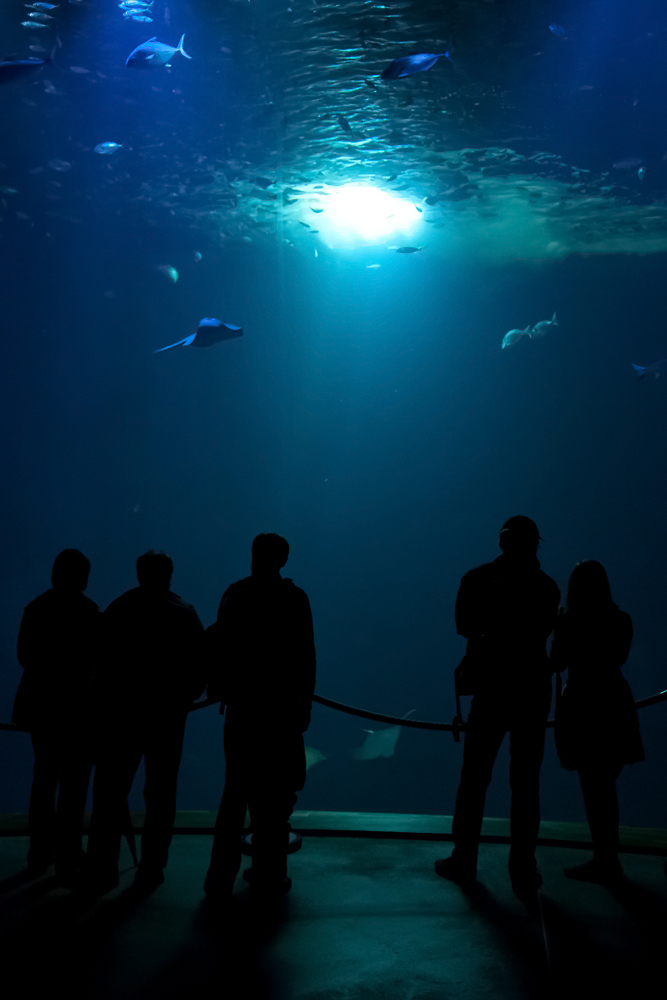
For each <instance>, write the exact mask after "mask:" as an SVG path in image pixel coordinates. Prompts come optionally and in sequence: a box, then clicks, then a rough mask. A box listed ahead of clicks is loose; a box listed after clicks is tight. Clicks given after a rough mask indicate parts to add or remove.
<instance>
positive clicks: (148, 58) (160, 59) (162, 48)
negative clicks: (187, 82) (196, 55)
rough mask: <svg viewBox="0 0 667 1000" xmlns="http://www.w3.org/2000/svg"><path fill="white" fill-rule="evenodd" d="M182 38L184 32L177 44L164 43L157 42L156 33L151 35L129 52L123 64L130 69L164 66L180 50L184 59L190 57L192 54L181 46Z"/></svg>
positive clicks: (183, 37)
mask: <svg viewBox="0 0 667 1000" xmlns="http://www.w3.org/2000/svg"><path fill="white" fill-rule="evenodd" d="M184 39H185V34H182V35H181V40H180V42H179V43H178V45H166V44H165V43H164V42H158V40H157V35H153V37H152V38H149V39H148V41H147V42H142V43H141V45H137V47H136V49H133V50H132V51H131V52H130V54H129V56H128V57H127V59H126V60H125V65H126V66H129V67H130V68H131V69H149V68H156V67H158V66H166V65H167V63H168V62H169V61H170V60H171V59H172V58H173V57H174V56H175V55H176V53H177V52H180V53H181V55H182V56H185V58H186V59H192V56H189V55H188V54H187V52H186V51H185V49H184V48H183V40H184Z"/></svg>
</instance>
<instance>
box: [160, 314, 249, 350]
mask: <svg viewBox="0 0 667 1000" xmlns="http://www.w3.org/2000/svg"><path fill="white" fill-rule="evenodd" d="M242 336H243V330H242V328H241V327H240V326H234V325H233V324H232V323H222V322H221V321H220V320H219V319H214V318H212V317H204V319H202V320H200V321H199V326H198V327H197V329H196V330H195V332H194V333H191V334H190V336H189V337H184V338H183V340H177V341H176V343H175V344H167V346H166V347H158V348H157V350H155V351H153V354H159V353H160V351H168V350H170V349H171V348H172V347H189V346H190V345H192V346H193V347H212V346H213V344H219V343H220V341H221V340H231V339H232V338H233V337H242Z"/></svg>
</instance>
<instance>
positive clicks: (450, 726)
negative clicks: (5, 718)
mask: <svg viewBox="0 0 667 1000" xmlns="http://www.w3.org/2000/svg"><path fill="white" fill-rule="evenodd" d="M313 701H315V702H317V703H318V705H325V706H326V707H327V708H333V709H335V710H336V711H337V712H345V713H346V714H347V715H356V716H358V717H359V718H361V719H370V720H371V721H372V722H384V723H386V724H387V725H389V726H406V727H407V728H408V729H435V730H438V731H440V732H447V733H452V732H453V733H459V732H465V722H463V720H461V721H460V722H458V721H457V720H456V719H455V720H454V721H453V722H424V721H421V720H419V719H397V718H396V717H395V716H393V715H381V714H380V713H379V712H368V711H367V710H366V709H364V708H354V707H353V706H352V705H343V704H342V702H340V701H333V700H332V699H331V698H323V697H322V695H319V694H315V695H313ZM661 701H667V690H665V691H659V692H658V694H652V695H649V697H648V698H640V699H639V700H638V701H636V702H635V706H636V707H637V708H647V707H648V706H649V705H657V704H659V703H660V702H661ZM219 704H220V699H219V698H216V699H213V700H211V699H208V698H207V699H206V700H205V701H197V702H193V704H192V705H191V706H190V708H189V709H188V711H190V712H196V711H198V710H199V709H200V708H209V707H210V706H211V705H219ZM553 724H554V720H553V719H549V720H548V721H547V728H553ZM3 730H4V731H5V732H10V733H11V732H15V733H25V732H28V731H29V730H27V729H22V728H21V727H20V726H17V725H15V724H14V723H13V722H0V731H3Z"/></svg>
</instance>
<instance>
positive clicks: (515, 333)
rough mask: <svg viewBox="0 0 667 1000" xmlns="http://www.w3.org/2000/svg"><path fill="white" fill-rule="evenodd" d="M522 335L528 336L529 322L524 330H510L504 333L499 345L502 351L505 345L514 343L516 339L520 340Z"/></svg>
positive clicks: (508, 345) (509, 345)
mask: <svg viewBox="0 0 667 1000" xmlns="http://www.w3.org/2000/svg"><path fill="white" fill-rule="evenodd" d="M522 337H530V323H529V324H528V326H527V327H526V329H525V330H510V331H509V333H506V334H505V336H504V337H503V342H502V344H501V345H500V347H501V349H502V350H503V351H504V350H505V348H506V347H511V346H512V344H516V342H517V340H521V338H522Z"/></svg>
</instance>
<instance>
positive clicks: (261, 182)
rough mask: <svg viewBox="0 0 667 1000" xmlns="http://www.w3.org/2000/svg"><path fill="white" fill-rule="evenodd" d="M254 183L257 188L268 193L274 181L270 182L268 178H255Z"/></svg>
mask: <svg viewBox="0 0 667 1000" xmlns="http://www.w3.org/2000/svg"><path fill="white" fill-rule="evenodd" d="M253 182H254V183H255V184H256V185H257V187H260V188H262V190H263V191H266V189H267V188H269V187H271V185H272V184H273V181H270V180H269V179H268V177H253Z"/></svg>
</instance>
